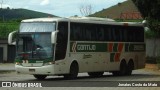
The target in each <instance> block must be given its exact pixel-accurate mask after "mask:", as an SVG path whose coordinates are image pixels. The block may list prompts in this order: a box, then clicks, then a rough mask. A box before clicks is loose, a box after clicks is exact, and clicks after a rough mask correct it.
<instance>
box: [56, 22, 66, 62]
mask: <svg viewBox="0 0 160 90" xmlns="http://www.w3.org/2000/svg"><path fill="white" fill-rule="evenodd" d="M58 30H59V32H58V34H57V44H56V53H55V59H56V60H61V59H64V58H65V56H66V51H67V42H68V23H67V22H59V24H58Z"/></svg>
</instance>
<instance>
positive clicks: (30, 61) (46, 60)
mask: <svg viewBox="0 0 160 90" xmlns="http://www.w3.org/2000/svg"><path fill="white" fill-rule="evenodd" d="M38 61H42V62H43V63H47V62H52V61H53V60H52V58H48V59H43V60H33V59H29V60H28V63H37V62H38ZM15 62H20V63H22V62H23V60H21V59H15Z"/></svg>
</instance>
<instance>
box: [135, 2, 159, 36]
mask: <svg viewBox="0 0 160 90" xmlns="http://www.w3.org/2000/svg"><path fill="white" fill-rule="evenodd" d="M132 1H133V2H134V3H135V5H136V6H137V7H138V9H139V11H140V12H141V14H142V16H143V17H144V19H146V20H147V21H148V26H149V28H150V30H151V32H152V33H147V34H150V35H148V36H152V38H160V0H132Z"/></svg>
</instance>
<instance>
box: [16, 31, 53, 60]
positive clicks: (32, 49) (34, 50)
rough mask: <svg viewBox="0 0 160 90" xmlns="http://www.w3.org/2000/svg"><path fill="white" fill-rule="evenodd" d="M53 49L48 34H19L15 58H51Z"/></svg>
mask: <svg viewBox="0 0 160 90" xmlns="http://www.w3.org/2000/svg"><path fill="white" fill-rule="evenodd" d="M52 52H53V48H52V44H51V34H50V33H34V34H19V38H18V40H17V57H21V58H23V59H24V57H25V59H47V58H52V55H53V53H52ZM24 55H25V56H24Z"/></svg>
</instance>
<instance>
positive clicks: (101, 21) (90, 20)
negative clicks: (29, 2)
mask: <svg viewBox="0 0 160 90" xmlns="http://www.w3.org/2000/svg"><path fill="white" fill-rule="evenodd" d="M59 21H70V22H80V23H98V24H109V25H124V26H142V25H143V24H142V23H141V22H116V21H115V20H113V19H109V18H97V17H69V18H60V17H48V18H34V19H26V20H22V22H59Z"/></svg>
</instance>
